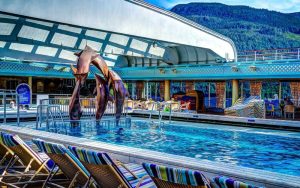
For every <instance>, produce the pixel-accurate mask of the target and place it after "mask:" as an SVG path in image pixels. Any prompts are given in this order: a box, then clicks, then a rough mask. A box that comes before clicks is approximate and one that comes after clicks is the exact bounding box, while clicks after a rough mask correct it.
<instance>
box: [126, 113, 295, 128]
mask: <svg viewBox="0 0 300 188" xmlns="http://www.w3.org/2000/svg"><path fill="white" fill-rule="evenodd" d="M161 113H162V115H163V117H164V118H167V119H169V115H170V114H169V113H167V112H161ZM131 114H132V115H133V116H142V117H149V115H150V114H152V116H155V117H157V116H158V115H159V112H158V111H152V112H151V111H150V110H133V111H132V113H131ZM172 119H173V120H174V119H176V120H178V119H180V120H188V121H205V122H207V123H220V124H222V123H225V124H233V125H238V126H250V127H251V126H253V127H261V128H270V129H272V128H274V129H282V130H295V131H300V121H293V120H288V119H286V120H278V119H261V118H247V117H235V116H224V115H213V114H196V113H184V112H172V116H171V120H172Z"/></svg>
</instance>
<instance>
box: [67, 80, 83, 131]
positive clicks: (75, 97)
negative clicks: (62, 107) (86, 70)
mask: <svg viewBox="0 0 300 188" xmlns="http://www.w3.org/2000/svg"><path fill="white" fill-rule="evenodd" d="M80 88H81V80H79V79H76V85H75V88H74V91H73V94H72V97H71V99H70V103H69V116H70V120H80V118H81V115H82V110H81V104H80ZM72 125H73V126H77V125H78V124H77V123H72Z"/></svg>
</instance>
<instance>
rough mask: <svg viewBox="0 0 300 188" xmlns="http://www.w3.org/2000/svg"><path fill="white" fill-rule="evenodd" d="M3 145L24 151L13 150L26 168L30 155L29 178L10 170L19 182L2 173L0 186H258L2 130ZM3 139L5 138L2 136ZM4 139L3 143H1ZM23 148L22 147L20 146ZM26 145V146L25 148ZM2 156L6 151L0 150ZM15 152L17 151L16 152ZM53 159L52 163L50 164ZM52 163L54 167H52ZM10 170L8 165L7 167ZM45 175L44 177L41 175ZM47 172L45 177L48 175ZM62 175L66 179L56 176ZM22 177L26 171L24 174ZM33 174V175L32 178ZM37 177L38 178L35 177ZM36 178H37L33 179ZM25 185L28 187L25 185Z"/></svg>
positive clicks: (181, 187)
mask: <svg viewBox="0 0 300 188" xmlns="http://www.w3.org/2000/svg"><path fill="white" fill-rule="evenodd" d="M1 138H2V139H1V144H3V143H4V144H5V145H8V146H10V147H15V146H17V147H16V148H18V149H20V151H21V150H22V151H24V153H23V155H24V157H22V156H21V155H20V154H19V152H17V150H18V149H16V150H13V151H16V153H18V156H19V155H20V158H18V159H19V160H20V161H21V162H22V163H23V164H24V168H25V169H27V168H28V165H26V164H27V163H26V161H27V158H26V157H25V156H27V155H29V156H31V160H30V162H31V164H32V165H33V167H31V166H30V170H31V172H32V174H34V175H35V176H30V175H32V174H26V175H27V176H28V175H29V176H28V177H29V178H27V179H22V181H21V179H20V178H19V177H20V172H16V171H11V172H10V176H11V177H13V176H14V177H18V178H17V181H16V182H5V181H4V176H3V175H2V176H0V186H8V187H26V185H27V187H33V185H34V187H49V186H50V187H59V188H63V187H105V188H120V187H127V188H140V187H142V188H155V187H158V188H179V187H180V188H184V187H186V188H192V187H194V188H223V187H226V188H245V187H247V188H257V187H256V186H252V185H248V184H246V183H243V182H240V181H236V180H234V179H231V178H227V177H223V176H217V177H214V178H211V179H209V178H207V177H206V176H205V175H204V174H203V173H202V172H200V171H197V170H190V169H183V168H173V167H167V166H162V165H156V164H151V163H143V164H133V163H129V164H124V163H122V162H121V161H118V160H113V159H112V158H111V157H110V155H109V154H107V153H105V152H101V151H93V150H88V149H85V148H78V147H75V146H68V147H66V146H64V145H63V144H59V143H52V142H46V141H44V140H41V139H33V140H32V142H33V143H34V144H36V146H37V147H34V145H31V146H29V145H27V144H26V143H25V142H24V141H23V140H22V139H21V138H20V137H18V136H17V135H12V134H8V133H1ZM3 138H4V139H3ZM3 140H4V142H2V141H3ZM21 148H22V149H21ZM24 148H26V149H24ZM35 149H38V150H40V152H44V153H43V154H46V155H47V156H48V158H47V160H44V161H43V162H42V161H40V159H39V158H38V157H37V156H36V155H37V154H38V153H37V152H36V151H35ZM0 154H1V156H0V157H1V158H2V157H3V155H5V153H0ZM13 155H15V154H13ZM49 161H51V163H48V162H49ZM49 166H51V169H50V170H49ZM7 169H8V168H7ZM40 175H42V177H40ZM45 175H46V176H45ZM59 175H63V177H65V179H57V178H55V177H57V176H59ZM22 176H23V174H22ZM33 177H34V178H33ZM36 177H39V178H38V179H36ZM33 180H34V181H33ZM24 185H25V186H24Z"/></svg>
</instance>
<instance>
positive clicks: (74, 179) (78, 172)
mask: <svg viewBox="0 0 300 188" xmlns="http://www.w3.org/2000/svg"><path fill="white" fill-rule="evenodd" d="M79 174H80V171H77V172H76V174H75V176H74V178H73V179H72V181H71V183H70V185H69V186H68V188H71V187H73V184H74V183H75V181H76V178H77V176H78V175H79Z"/></svg>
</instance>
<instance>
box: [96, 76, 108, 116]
mask: <svg viewBox="0 0 300 188" xmlns="http://www.w3.org/2000/svg"><path fill="white" fill-rule="evenodd" d="M95 78H96V91H97V96H96V120H100V119H101V118H102V116H103V114H104V112H105V110H106V106H107V103H108V100H109V89H108V85H107V82H106V81H105V80H104V79H103V78H102V77H101V76H100V75H98V74H95Z"/></svg>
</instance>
